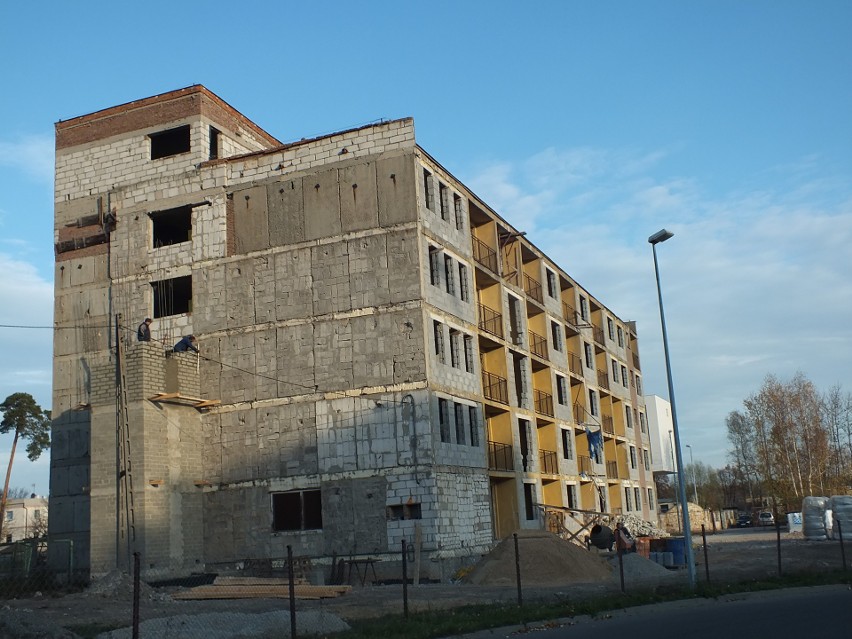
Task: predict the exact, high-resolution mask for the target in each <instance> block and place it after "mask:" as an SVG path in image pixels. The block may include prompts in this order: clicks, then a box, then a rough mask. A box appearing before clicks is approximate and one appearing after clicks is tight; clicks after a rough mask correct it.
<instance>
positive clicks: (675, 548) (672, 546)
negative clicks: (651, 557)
mask: <svg viewBox="0 0 852 639" xmlns="http://www.w3.org/2000/svg"><path fill="white" fill-rule="evenodd" d="M666 550H667V551H668V552H670V553H672V562H673V564H674V565H675V566H685V565H686V543H685V542H684V539H683V537H670V538H669V539H667V540H666Z"/></svg>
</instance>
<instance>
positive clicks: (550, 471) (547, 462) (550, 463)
mask: <svg viewBox="0 0 852 639" xmlns="http://www.w3.org/2000/svg"><path fill="white" fill-rule="evenodd" d="M538 461H539V464H540V469H541V470H540V472H542V473H544V474H546V475H558V474H559V462H558V461H557V457H556V451H553V450H543V449H539V451H538Z"/></svg>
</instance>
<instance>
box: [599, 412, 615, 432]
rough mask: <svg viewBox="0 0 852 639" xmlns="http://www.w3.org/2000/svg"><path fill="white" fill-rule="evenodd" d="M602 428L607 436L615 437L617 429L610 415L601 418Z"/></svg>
mask: <svg viewBox="0 0 852 639" xmlns="http://www.w3.org/2000/svg"><path fill="white" fill-rule="evenodd" d="M601 428H602V429H603V432H605V433H606V434H607V435H615V427H614V426H613V422H612V417H611V416H610V415H602V416H601Z"/></svg>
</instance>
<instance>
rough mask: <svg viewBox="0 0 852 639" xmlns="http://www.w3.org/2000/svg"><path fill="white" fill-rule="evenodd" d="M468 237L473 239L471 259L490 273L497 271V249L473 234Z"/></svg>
mask: <svg viewBox="0 0 852 639" xmlns="http://www.w3.org/2000/svg"><path fill="white" fill-rule="evenodd" d="M470 237H471V239H472V240H473V259H474V260H476V262H477V263H478V264H481V265H482V266H484V267H485V268H487V269H488V270H489V271H491V272H492V273H497V251H495V250H494V249H493V248H491V247H490V246H488V245H487V244H486V243H485V242H483V241H482V240H480V239H479V238H478V237H476V236H475V235H471V236H470Z"/></svg>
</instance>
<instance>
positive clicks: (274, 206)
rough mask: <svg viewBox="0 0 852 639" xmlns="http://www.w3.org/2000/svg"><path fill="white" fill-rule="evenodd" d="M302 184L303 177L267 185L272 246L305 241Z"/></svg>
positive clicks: (270, 242)
mask: <svg viewBox="0 0 852 639" xmlns="http://www.w3.org/2000/svg"><path fill="white" fill-rule="evenodd" d="M302 186H303V181H302V179H294V180H283V181H281V182H273V183H272V184H270V185H269V186H267V201H268V202H269V244H270V246H285V245H289V244H297V243H299V242H304V240H305V202H304V199H303V195H302Z"/></svg>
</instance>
